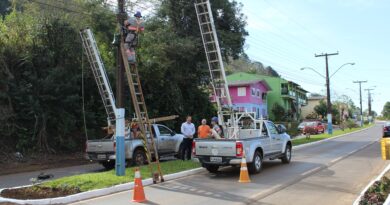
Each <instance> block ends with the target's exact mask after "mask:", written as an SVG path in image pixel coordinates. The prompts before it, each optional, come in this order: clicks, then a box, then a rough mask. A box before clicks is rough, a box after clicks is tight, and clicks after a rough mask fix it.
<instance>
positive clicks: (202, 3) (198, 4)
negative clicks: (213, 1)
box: [195, 2, 207, 6]
mask: <svg viewBox="0 0 390 205" xmlns="http://www.w3.org/2000/svg"><path fill="white" fill-rule="evenodd" d="M204 4H207V2H201V3H196V4H195V5H197V6H200V5H204Z"/></svg>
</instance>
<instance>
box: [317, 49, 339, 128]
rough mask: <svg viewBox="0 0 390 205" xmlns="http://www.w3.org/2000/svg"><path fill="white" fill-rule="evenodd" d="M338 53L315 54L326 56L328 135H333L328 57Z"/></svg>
mask: <svg viewBox="0 0 390 205" xmlns="http://www.w3.org/2000/svg"><path fill="white" fill-rule="evenodd" d="M338 54H339V52H337V53H322V54H320V55H317V54H314V56H315V57H324V56H325V69H326V76H325V78H326V101H327V111H328V112H327V113H328V115H327V118H328V134H332V132H333V127H332V103H331V101H330V84H329V68H328V56H333V55H338Z"/></svg>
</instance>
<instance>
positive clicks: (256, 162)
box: [248, 150, 263, 174]
mask: <svg viewBox="0 0 390 205" xmlns="http://www.w3.org/2000/svg"><path fill="white" fill-rule="evenodd" d="M262 168H263V156H262V155H261V153H260V152H259V151H258V150H256V151H255V154H254V155H253V161H252V163H249V164H248V169H249V172H250V173H252V174H257V173H259V172H261V169H262Z"/></svg>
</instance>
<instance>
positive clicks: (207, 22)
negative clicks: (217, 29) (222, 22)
mask: <svg viewBox="0 0 390 205" xmlns="http://www.w3.org/2000/svg"><path fill="white" fill-rule="evenodd" d="M206 24H211V22H209V21H206V22H204V23H201V24H200V25H201V26H203V25H206Z"/></svg>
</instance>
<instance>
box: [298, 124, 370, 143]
mask: <svg viewBox="0 0 390 205" xmlns="http://www.w3.org/2000/svg"><path fill="white" fill-rule="evenodd" d="M371 126H374V124H371V125H364V126H363V127H358V128H352V129H349V128H346V129H344V131H342V130H335V131H333V134H332V135H329V134H326V133H324V134H319V135H311V136H310V139H306V138H300V139H293V140H292V144H293V145H300V144H306V143H310V142H315V141H319V140H324V139H326V138H331V137H336V136H338V135H342V134H347V133H350V132H354V131H357V130H361V129H364V128H367V127H371Z"/></svg>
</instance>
